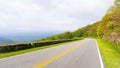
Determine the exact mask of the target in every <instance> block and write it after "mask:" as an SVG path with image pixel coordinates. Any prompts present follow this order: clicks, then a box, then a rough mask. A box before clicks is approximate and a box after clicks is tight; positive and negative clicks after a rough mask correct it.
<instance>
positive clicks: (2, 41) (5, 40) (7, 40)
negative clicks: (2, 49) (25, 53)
mask: <svg viewBox="0 0 120 68" xmlns="http://www.w3.org/2000/svg"><path fill="white" fill-rule="evenodd" d="M13 42H14V41H12V40H10V39H7V38H1V37H0V44H1V43H13Z"/></svg>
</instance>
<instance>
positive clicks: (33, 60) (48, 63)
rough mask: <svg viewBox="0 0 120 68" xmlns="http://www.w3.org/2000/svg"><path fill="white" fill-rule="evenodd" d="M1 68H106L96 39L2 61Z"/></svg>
mask: <svg viewBox="0 0 120 68" xmlns="http://www.w3.org/2000/svg"><path fill="white" fill-rule="evenodd" d="M0 68H104V65H103V62H102V59H101V55H100V52H99V48H98V45H97V42H96V41H95V39H90V38H88V39H84V40H81V41H76V42H73V43H69V44H64V45H61V46H57V47H52V48H47V49H43V50H39V51H35V52H31V53H26V54H22V55H17V56H12V57H8V58H3V59H0Z"/></svg>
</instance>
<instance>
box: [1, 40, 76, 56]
mask: <svg viewBox="0 0 120 68" xmlns="http://www.w3.org/2000/svg"><path fill="white" fill-rule="evenodd" d="M77 41H78V40H77ZM72 42H75V41H71V42H63V43H59V44H53V45H48V46H41V47H35V48H30V49H25V50H20V51H15V52H8V53H1V54H0V58H5V57H9V56H14V55H19V54H24V53H28V52H32V51H37V50H41V49H45V48H50V47H55V46H60V45H63V44H69V43H72Z"/></svg>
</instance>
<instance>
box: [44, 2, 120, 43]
mask: <svg viewBox="0 0 120 68" xmlns="http://www.w3.org/2000/svg"><path fill="white" fill-rule="evenodd" d="M79 37H99V38H104V39H108V40H110V41H112V42H116V43H119V42H120V0H116V1H115V2H114V5H113V6H111V7H110V8H109V9H108V11H107V12H106V15H105V16H104V17H103V18H102V20H101V21H99V22H96V23H94V24H92V25H88V26H85V27H82V28H79V29H78V30H76V31H74V32H65V33H62V34H58V35H55V36H52V37H48V38H45V39H42V40H57V39H71V38H79Z"/></svg>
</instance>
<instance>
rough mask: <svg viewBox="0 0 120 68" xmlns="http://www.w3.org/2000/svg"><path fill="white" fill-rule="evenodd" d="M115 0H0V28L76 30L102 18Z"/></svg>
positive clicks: (31, 30) (7, 30)
mask: <svg viewBox="0 0 120 68" xmlns="http://www.w3.org/2000/svg"><path fill="white" fill-rule="evenodd" d="M112 4H113V0H0V31H1V32H3V33H6V32H9V33H10V32H48V31H49V32H50V31H73V30H75V29H77V28H80V27H82V26H85V25H87V24H91V23H94V22H96V21H99V20H100V19H101V18H102V16H104V15H105V12H106V10H107V9H108V7H110V6H111V5H112Z"/></svg>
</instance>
